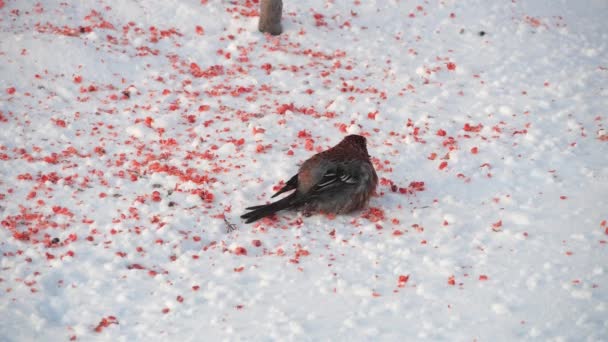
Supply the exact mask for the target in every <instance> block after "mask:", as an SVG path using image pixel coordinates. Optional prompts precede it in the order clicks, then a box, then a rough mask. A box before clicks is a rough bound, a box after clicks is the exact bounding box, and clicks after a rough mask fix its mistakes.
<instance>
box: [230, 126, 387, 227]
mask: <svg viewBox="0 0 608 342" xmlns="http://www.w3.org/2000/svg"><path fill="white" fill-rule="evenodd" d="M377 184H378V175H376V170H374V166H373V165H372V162H371V160H370V156H369V154H368V153H367V146H366V140H365V137H363V136H360V135H354V134H353V135H349V136H347V137H345V138H344V139H343V140H342V141H341V142H340V143H339V144H338V145H336V146H334V147H332V148H330V149H328V150H327V151H323V152H321V153H318V154H315V155H314V156H312V157H311V158H309V159H308V160H306V161H305V162H304V164H302V166H301V167H300V170H299V171H298V173H297V174H296V175H294V176H293V177H291V178H290V179H289V180H288V181H287V183H286V184H285V186H283V187H282V188H281V189H280V190H279V191H277V192H276V193H275V194H274V195H273V196H272V197H273V198H274V197H276V196H278V195H280V194H282V193H285V192H288V191H293V192H292V193H291V194H289V195H288V196H286V197H284V198H282V199H280V200H278V201H276V202H273V203H269V204H263V205H256V206H253V207H248V208H247V210H250V211H249V212H248V213H246V214H244V215H242V216H241V218H243V219H245V220H246V221H245V223H251V222H254V221H257V220H259V219H261V218H262V217H266V216H270V215H272V214H274V213H276V212H277V211H279V210H284V209H300V210H304V211H305V212H307V213H310V212H324V213H327V214H345V213H349V212H352V211H355V210H359V209H361V208H363V207H365V206H366V205H367V204H368V202H369V199H370V197H371V195H372V194H373V193H374V190H375V189H376V185H377Z"/></svg>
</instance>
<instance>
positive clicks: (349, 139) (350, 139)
mask: <svg viewBox="0 0 608 342" xmlns="http://www.w3.org/2000/svg"><path fill="white" fill-rule="evenodd" d="M342 142H345V143H348V144H352V145H354V146H357V147H359V148H361V149H363V150H367V139H365V137H364V136H362V135H357V134H351V135H347V136H346V137H345V138H344V139H343V140H342Z"/></svg>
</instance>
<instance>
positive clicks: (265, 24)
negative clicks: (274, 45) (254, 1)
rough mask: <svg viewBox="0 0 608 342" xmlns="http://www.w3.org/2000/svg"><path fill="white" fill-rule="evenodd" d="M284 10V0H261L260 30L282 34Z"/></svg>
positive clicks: (274, 34)
mask: <svg viewBox="0 0 608 342" xmlns="http://www.w3.org/2000/svg"><path fill="white" fill-rule="evenodd" d="M282 12H283V1H282V0H261V1H260V21H259V23H258V29H259V30H260V32H268V33H270V34H272V35H273V36H276V35H279V34H281V32H283V27H282V26H281V14H282Z"/></svg>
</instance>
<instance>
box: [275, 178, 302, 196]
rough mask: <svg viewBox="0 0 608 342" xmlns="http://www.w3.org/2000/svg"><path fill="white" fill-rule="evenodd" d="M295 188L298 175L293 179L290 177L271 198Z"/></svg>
mask: <svg viewBox="0 0 608 342" xmlns="http://www.w3.org/2000/svg"><path fill="white" fill-rule="evenodd" d="M297 187H298V175H297V174H296V175H294V176H293V177H291V178H290V179H289V180H288V181H287V183H285V185H284V186H283V187H282V188H281V189H280V190H279V191H277V192H276V193H275V194H274V195H272V198H274V197H277V196H279V195H280V194H282V193H284V192H287V191H291V190H293V189H295V188H297Z"/></svg>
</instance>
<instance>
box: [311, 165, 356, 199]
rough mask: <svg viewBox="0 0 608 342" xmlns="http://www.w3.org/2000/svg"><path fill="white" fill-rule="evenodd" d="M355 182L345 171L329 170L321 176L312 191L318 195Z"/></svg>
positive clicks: (354, 178) (353, 177)
mask: <svg viewBox="0 0 608 342" xmlns="http://www.w3.org/2000/svg"><path fill="white" fill-rule="evenodd" d="M357 182H358V180H357V178H356V177H355V176H353V175H351V174H349V173H347V172H346V171H345V170H342V169H337V170H330V171H327V172H326V173H325V174H324V175H323V178H321V180H320V181H319V183H317V184H316V185H315V186H314V187H313V189H312V191H313V192H315V193H320V192H323V191H328V190H331V189H334V188H338V187H340V186H344V185H351V184H356V183H357Z"/></svg>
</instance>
